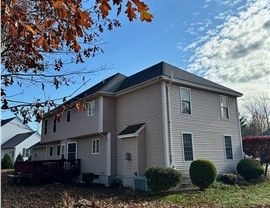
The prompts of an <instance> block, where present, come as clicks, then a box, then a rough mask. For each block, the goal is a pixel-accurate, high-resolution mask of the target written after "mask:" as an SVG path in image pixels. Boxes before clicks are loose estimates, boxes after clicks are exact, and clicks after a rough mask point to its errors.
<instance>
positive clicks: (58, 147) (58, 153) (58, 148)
mask: <svg viewBox="0 0 270 208" xmlns="http://www.w3.org/2000/svg"><path fill="white" fill-rule="evenodd" d="M60 150H61V145H60V144H59V145H57V151H56V155H57V156H60Z"/></svg>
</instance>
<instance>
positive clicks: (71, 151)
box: [67, 142, 77, 160]
mask: <svg viewBox="0 0 270 208" xmlns="http://www.w3.org/2000/svg"><path fill="white" fill-rule="evenodd" d="M76 157H77V143H76V142H70V143H68V144H67V159H68V160H72V159H76Z"/></svg>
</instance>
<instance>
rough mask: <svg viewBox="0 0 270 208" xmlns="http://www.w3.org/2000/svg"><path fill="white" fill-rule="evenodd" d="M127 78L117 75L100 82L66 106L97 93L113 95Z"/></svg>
mask: <svg viewBox="0 0 270 208" xmlns="http://www.w3.org/2000/svg"><path fill="white" fill-rule="evenodd" d="M125 78H126V76H124V75H122V74H120V73H117V74H114V75H112V76H110V77H108V78H107V79H105V80H103V81H101V82H99V83H98V84H96V85H94V86H93V87H91V88H89V89H88V90H85V91H84V92H82V93H80V94H79V95H77V96H75V97H74V98H72V99H71V100H69V101H67V102H66V103H65V104H69V103H72V102H74V101H78V100H80V99H82V98H85V97H88V96H90V95H93V94H95V93H97V92H107V93H110V92H111V93H113V92H114V91H115V90H116V89H117V88H118V87H119V85H120V84H121V83H122V81H123V80H124V79H125Z"/></svg>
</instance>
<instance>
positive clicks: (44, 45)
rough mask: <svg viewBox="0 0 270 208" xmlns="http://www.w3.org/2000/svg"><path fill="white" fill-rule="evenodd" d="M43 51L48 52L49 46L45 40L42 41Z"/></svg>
mask: <svg viewBox="0 0 270 208" xmlns="http://www.w3.org/2000/svg"><path fill="white" fill-rule="evenodd" d="M43 49H44V51H48V50H49V44H48V42H47V40H46V39H45V38H44V39H43Z"/></svg>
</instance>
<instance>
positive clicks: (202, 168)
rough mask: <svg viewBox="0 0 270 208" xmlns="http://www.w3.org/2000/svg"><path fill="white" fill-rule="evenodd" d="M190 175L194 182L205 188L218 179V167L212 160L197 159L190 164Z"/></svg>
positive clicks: (202, 188)
mask: <svg viewBox="0 0 270 208" xmlns="http://www.w3.org/2000/svg"><path fill="white" fill-rule="evenodd" d="M189 175H190V179H191V181H192V183H193V184H194V185H195V186H198V187H199V188H200V190H204V189H205V188H208V187H209V186H210V185H211V184H212V183H213V182H214V181H215V180H216V177H217V169H216V166H215V164H214V163H213V162H211V161H210V160H195V161H193V162H192V163H191V164H190V168H189Z"/></svg>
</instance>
